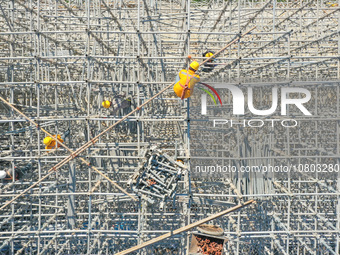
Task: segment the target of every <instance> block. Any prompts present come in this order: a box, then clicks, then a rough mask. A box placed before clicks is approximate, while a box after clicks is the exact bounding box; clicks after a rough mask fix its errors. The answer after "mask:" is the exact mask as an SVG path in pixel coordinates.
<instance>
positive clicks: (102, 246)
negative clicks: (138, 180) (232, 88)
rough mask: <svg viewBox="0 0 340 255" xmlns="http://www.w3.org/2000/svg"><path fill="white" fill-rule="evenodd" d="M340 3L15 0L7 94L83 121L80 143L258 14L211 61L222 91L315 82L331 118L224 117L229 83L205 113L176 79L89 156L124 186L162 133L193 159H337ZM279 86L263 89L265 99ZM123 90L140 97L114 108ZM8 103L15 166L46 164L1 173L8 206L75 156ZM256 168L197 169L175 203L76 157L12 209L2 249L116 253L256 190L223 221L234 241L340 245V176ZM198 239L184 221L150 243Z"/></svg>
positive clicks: (6, 26)
mask: <svg viewBox="0 0 340 255" xmlns="http://www.w3.org/2000/svg"><path fill="white" fill-rule="evenodd" d="M339 5H340V0H339V1H338V0H337V1H331V0H330V1H329V2H323V1H321V0H311V1H305V0H282V1H279V0H274V1H272V0H270V1H268V0H226V1H225V0H195V1H190V0H177V1H175V0H141V1H137V0H132V1H122V0H119V1H118V0H114V1H112V0H68V1H67V0H57V1H53V0H28V1H24V0H9V1H2V2H1V3H0V9H1V10H0V22H1V23H0V24H1V26H0V48H1V51H0V70H1V71H0V96H1V97H3V98H5V99H6V100H8V101H9V102H10V103H11V104H13V106H14V107H16V108H18V109H20V110H21V111H22V112H23V113H25V114H26V115H27V116H29V117H30V118H31V119H32V120H34V121H36V122H38V123H39V125H40V126H41V127H43V128H44V129H46V130H48V131H49V132H50V133H53V134H57V133H58V134H61V133H63V132H65V131H66V130H67V129H68V128H70V130H71V135H70V138H69V139H68V140H66V144H67V146H68V147H70V148H71V149H74V150H75V149H77V148H79V147H80V146H81V145H82V144H84V143H86V142H88V141H90V140H91V139H92V138H93V137H94V136H95V135H97V134H98V133H100V131H101V130H103V129H104V128H105V127H107V126H109V125H111V124H112V123H114V122H115V121H117V120H120V119H121V118H122V116H124V115H125V114H127V113H128V112H129V111H131V110H133V109H135V107H137V106H138V105H140V104H142V103H143V102H145V100H147V99H149V98H150V97H152V96H153V95H154V94H155V93H156V92H157V91H159V90H161V89H162V88H164V87H165V86H167V85H169V84H170V83H172V82H173V81H174V80H175V76H176V75H177V73H178V72H179V70H180V69H181V68H184V67H186V66H187V63H188V62H187V56H188V55H189V54H190V55H192V56H193V57H194V58H196V59H199V60H201V59H203V58H202V57H201V56H202V52H204V51H205V50H207V49H209V50H213V51H217V50H219V49H221V48H223V47H224V46H225V45H226V44H227V43H228V42H230V41H231V40H232V39H234V38H235V37H237V36H238V35H239V34H240V32H244V31H246V30H247V29H249V28H251V27H253V26H254V25H256V26H257V29H256V30H255V31H253V32H252V34H251V35H249V36H248V37H246V38H243V39H242V40H240V41H239V42H238V43H237V44H235V45H232V46H230V48H228V49H227V50H226V51H225V52H224V53H222V54H221V55H220V56H219V58H218V62H217V66H216V67H215V69H214V71H213V72H211V73H200V74H201V77H202V80H205V81H207V82H209V84H212V85H214V86H215V87H216V88H218V87H219V84H220V83H228V84H238V85H239V86H241V87H242V86H243V87H246V86H249V84H251V85H253V86H254V87H256V86H258V84H261V86H262V85H263V84H266V83H268V84H277V85H278V86H290V85H299V86H308V88H310V89H311V90H312V91H313V93H312V100H311V102H310V103H309V106H310V107H312V108H313V116H316V115H317V117H312V118H308V119H306V118H304V117H299V116H298V117H296V119H298V120H299V123H300V124H299V125H300V126H299V127H300V128H299V130H298V131H294V130H291V129H290V130H282V129H278V130H277V131H272V130H271V129H269V128H268V129H261V130H259V131H252V130H249V129H247V128H242V127H240V126H236V127H235V128H234V129H226V128H221V129H216V128H213V127H211V126H209V123H211V122H209V121H210V120H211V119H212V118H214V117H215V116H217V115H218V114H220V116H224V113H223V112H224V111H228V109H230V107H231V105H232V104H231V97H230V94H228V93H222V99H223V102H227V103H226V104H225V105H224V107H223V108H217V107H215V108H214V107H209V113H208V115H207V118H206V119H205V120H206V121H203V122H202V121H201V119H199V111H200V96H201V94H200V93H199V91H196V93H195V95H194V97H193V98H192V99H190V100H184V101H181V100H180V99H179V98H177V97H175V95H174V94H173V92H172V91H167V92H165V93H164V94H163V95H162V96H160V97H158V98H157V99H155V100H153V101H152V103H151V104H149V105H147V106H146V107H144V108H143V109H142V110H141V111H138V112H136V114H134V115H133V116H130V117H129V118H128V120H127V121H125V122H124V123H123V124H121V125H119V126H117V127H115V128H114V129H113V130H112V132H109V133H107V134H105V135H104V136H102V137H100V140H99V142H98V143H96V144H94V145H93V146H91V147H90V148H89V149H87V150H86V153H83V154H82V155H81V156H80V157H84V158H85V159H86V160H89V161H91V163H92V164H93V165H94V166H96V167H97V168H98V169H99V170H100V171H103V172H104V173H105V174H106V175H107V176H109V177H110V178H111V179H113V180H115V181H117V183H118V184H119V185H121V186H122V187H124V188H127V185H126V183H127V181H128V179H129V177H130V176H131V175H132V174H133V172H134V171H135V169H136V168H137V167H138V163H139V161H140V159H141V157H142V151H143V149H145V148H149V147H150V146H153V145H157V146H159V147H160V148H162V150H164V151H166V152H167V153H169V154H171V155H176V156H177V157H178V158H180V159H182V160H183V161H184V163H185V164H187V165H188V166H189V167H190V165H192V164H197V163H200V162H203V161H205V162H207V161H209V160H212V161H214V162H216V161H217V162H219V163H220V164H236V165H240V164H260V163H263V162H266V163H268V162H269V163H271V164H279V163H282V162H283V163H287V162H289V163H294V164H295V163H296V164H300V163H301V164H304V163H308V162H312V163H320V162H327V163H330V162H331V163H339V160H338V158H339V155H340V145H339V138H340V137H339V134H340V131H339V117H340V107H339V78H340V59H339V55H340V47H339V46H340V38H339V33H340V25H339V24H340V22H339V21H340V13H339V11H340V10H339ZM266 91H267V90H266V89H262V90H261V89H259V92H257V93H256V96H255V100H256V102H257V103H259V104H261V100H262V99H263V98H264V96H263V94H262V92H266ZM122 94H124V95H130V96H132V97H133V101H134V102H133V104H132V106H131V108H130V109H124V110H121V111H120V112H119V113H117V114H116V115H111V113H110V111H109V110H105V109H104V108H102V107H101V102H102V101H103V99H109V98H112V97H115V96H117V95H122ZM0 113H1V120H0V127H1V128H0V132H1V136H0V139H1V140H2V143H1V145H0V149H1V151H0V154H1V161H2V162H1V164H2V166H3V167H5V168H9V169H11V171H14V170H15V167H17V168H21V167H23V166H25V165H27V164H28V163H31V164H32V168H31V170H30V172H29V173H28V174H27V175H25V177H24V178H23V179H22V180H20V181H12V182H2V183H1V184H0V201H1V203H5V202H6V201H7V200H8V199H9V198H12V197H14V196H15V195H17V194H18V193H20V192H21V191H23V190H25V189H26V188H27V187H29V186H30V185H31V184H32V183H34V182H35V181H37V180H39V179H40V178H42V177H43V176H44V175H46V174H47V170H48V169H50V168H51V167H52V166H53V165H55V164H57V163H58V162H59V161H60V160H62V159H64V158H66V157H67V156H68V155H69V153H68V152H67V151H66V150H64V149H62V148H59V149H58V150H56V151H54V152H51V153H48V152H46V150H45V148H44V146H43V143H42V140H43V138H44V137H45V135H44V134H43V133H42V132H41V131H40V130H38V129H36V128H35V126H33V125H30V124H29V123H28V122H26V120H25V119H23V118H22V116H20V115H19V114H17V113H16V112H15V111H13V109H11V108H9V107H8V106H7V105H5V104H3V103H0ZM291 113H292V114H297V113H295V112H291ZM247 114H248V113H247ZM247 117H249V115H247ZM202 123H204V124H202ZM311 123H312V124H311ZM282 133H285V136H282V135H281V134H282ZM216 134H218V135H216ZM235 134H237V136H236V135H235ZM202 141H204V142H205V144H202V143H201V142H202ZM321 148H322V149H321ZM248 177H249V176H248ZM248 177H247V176H246V177H245V176H233V177H232V178H221V177H216V178H215V177H209V178H203V179H202V178H198V177H197V176H193V175H191V173H190V171H189V172H188V174H187V175H186V176H184V177H183V179H182V181H181V182H180V186H179V188H178V191H177V193H178V195H177V196H176V198H175V199H174V200H173V201H167V203H166V206H165V207H164V210H163V211H161V210H159V208H157V207H156V206H151V205H149V204H148V203H147V202H146V201H144V200H142V199H139V201H137V202H134V201H133V200H132V199H131V198H129V197H127V196H126V195H125V194H123V193H121V192H120V191H119V190H117V189H116V188H115V187H114V186H112V185H111V184H110V182H108V181H106V180H104V179H102V177H101V176H100V175H98V174H97V173H95V172H93V171H92V170H91V169H90V168H89V167H88V166H86V165H84V164H82V163H80V162H79V161H78V160H77V159H74V160H72V161H71V162H70V163H69V164H67V165H65V166H63V167H62V168H61V169H60V170H59V171H58V172H56V173H55V174H53V175H51V176H50V177H49V178H47V179H45V180H44V181H43V182H41V183H40V184H39V185H38V186H37V187H35V188H33V189H32V190H30V192H28V194H27V195H26V196H24V197H21V198H20V199H17V200H16V201H14V202H13V203H12V204H11V205H10V206H8V207H6V208H5V209H3V210H2V211H1V215H0V233H1V234H0V240H1V244H0V253H4V254H54V253H55V254H114V253H117V252H118V251H121V250H124V249H127V248H130V247H132V246H134V245H137V244H140V243H142V242H143V241H145V240H148V239H150V238H152V237H156V236H158V235H160V234H162V233H165V232H168V231H170V230H171V229H175V228H180V227H183V226H185V225H188V224H190V223H192V222H194V221H197V220H199V219H201V218H202V217H206V216H208V215H210V214H212V213H215V212H218V211H221V210H224V209H226V207H230V206H232V205H235V204H239V203H240V202H242V201H243V200H244V199H245V198H248V197H250V198H253V199H255V200H256V201H257V204H256V205H255V206H252V207H249V208H246V209H244V210H242V211H239V212H236V213H232V214H230V215H228V216H226V217H223V218H220V219H217V220H215V221H214V223H216V224H219V225H221V227H223V228H224V230H225V234H226V236H227V238H228V242H227V247H226V249H227V251H228V254H338V253H339V252H340V248H339V242H340V240H339V233H340V213H339V211H340V194H339V191H340V179H339V177H337V178H333V179H329V178H328V179H327V178H324V177H322V176H317V175H316V176H310V177H308V178H307V177H304V178H293V177H291V176H288V178H283V177H282V176H273V177H270V178H260V177H256V176H255V177H254V176H251V177H252V178H248ZM188 242H189V237H188V235H187V234H181V235H178V236H175V237H172V238H170V239H167V240H164V241H162V242H161V243H159V244H157V245H154V246H150V247H147V248H144V249H143V250H141V251H139V252H137V254H186V253H187V245H188Z"/></svg>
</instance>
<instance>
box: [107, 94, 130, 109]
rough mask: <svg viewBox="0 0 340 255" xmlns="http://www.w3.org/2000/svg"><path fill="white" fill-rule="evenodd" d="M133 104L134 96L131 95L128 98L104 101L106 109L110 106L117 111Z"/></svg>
mask: <svg viewBox="0 0 340 255" xmlns="http://www.w3.org/2000/svg"><path fill="white" fill-rule="evenodd" d="M131 104H132V98H131V96H128V97H127V98H125V99H123V98H119V97H117V98H114V99H113V100H112V101H109V100H105V101H103V102H102V106H103V107H104V108H106V109H109V108H110V107H112V108H113V111H114V112H116V111H118V110H120V109H125V108H128V107H130V106H131Z"/></svg>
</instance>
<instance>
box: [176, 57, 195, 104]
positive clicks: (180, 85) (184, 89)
mask: <svg viewBox="0 0 340 255" xmlns="http://www.w3.org/2000/svg"><path fill="white" fill-rule="evenodd" d="M199 66H200V64H199V63H198V62H197V61H193V62H192V63H191V64H190V66H189V70H185V69H182V70H181V71H180V72H179V74H178V76H179V81H178V82H176V84H175V85H174V91H175V93H176V95H177V96H178V97H180V98H181V99H184V98H188V97H190V96H191V95H192V93H193V92H194V87H195V84H196V83H197V82H199V81H200V77H199V75H198V74H196V71H197V70H198V68H199Z"/></svg>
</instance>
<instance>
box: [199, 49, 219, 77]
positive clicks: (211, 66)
mask: <svg viewBox="0 0 340 255" xmlns="http://www.w3.org/2000/svg"><path fill="white" fill-rule="evenodd" d="M212 56H214V52H213V51H206V52H204V53H203V57H205V58H210V57H212ZM214 61H215V58H212V59H210V60H209V61H207V62H206V63H204V65H203V68H202V71H203V72H206V73H208V72H211V71H212V70H214V68H215V66H216V65H214V64H213V62H214Z"/></svg>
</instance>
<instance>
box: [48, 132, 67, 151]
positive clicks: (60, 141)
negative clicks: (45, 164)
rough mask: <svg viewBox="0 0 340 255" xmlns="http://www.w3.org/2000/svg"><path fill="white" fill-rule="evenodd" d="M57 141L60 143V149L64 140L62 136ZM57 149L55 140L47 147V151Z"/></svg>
mask: <svg viewBox="0 0 340 255" xmlns="http://www.w3.org/2000/svg"><path fill="white" fill-rule="evenodd" d="M55 137H56V136H55V135H54V136H53V138H55ZM57 139H58V142H59V143H58V148H59V147H60V146H61V145H60V143H63V142H64V140H63V139H61V137H60V135H58V136H57ZM55 148H56V141H55V140H52V142H51V143H50V144H49V145H47V146H46V147H45V149H46V150H52V149H55Z"/></svg>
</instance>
